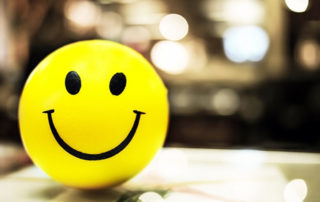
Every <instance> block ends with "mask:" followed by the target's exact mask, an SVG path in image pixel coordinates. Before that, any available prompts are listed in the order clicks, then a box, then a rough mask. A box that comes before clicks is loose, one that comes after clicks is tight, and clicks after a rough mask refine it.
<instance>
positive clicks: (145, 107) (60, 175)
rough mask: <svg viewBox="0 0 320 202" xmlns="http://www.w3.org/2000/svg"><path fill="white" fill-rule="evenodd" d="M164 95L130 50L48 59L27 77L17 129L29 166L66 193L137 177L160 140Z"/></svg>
mask: <svg viewBox="0 0 320 202" xmlns="http://www.w3.org/2000/svg"><path fill="white" fill-rule="evenodd" d="M168 114H169V107H168V99H167V89H166V87H165V86H164V84H163V82H162V80H161V78H160V77H159V76H158V75H157V73H156V72H155V70H154V69H153V67H152V66H151V65H150V64H149V63H148V62H147V61H146V60H145V59H144V58H143V57H142V56H141V55H140V54H138V53H137V52H135V51H134V50H132V49H130V48H128V47H125V46H123V45H120V44H118V43H115V42H110V41H104V40H90V41H82V42H76V43H73V44H70V45H67V46H64V47H62V48H60V49H58V50H56V51H54V52H53V53H51V54H50V55H49V56H47V57H46V58H45V59H44V60H43V61H42V62H40V64H39V65H38V66H37V67H36V68H35V69H34V70H33V72H32V73H31V75H30V76H29V78H28V80H27V82H26V84H25V86H24V89H23V92H22V95H21V99H20V104H19V126H20V132H21V137H22V141H23V144H24V147H25V149H26V150H27V152H28V154H29V156H30V157H31V159H32V160H33V162H34V163H35V164H36V165H37V166H39V167H40V168H41V169H42V170H43V171H45V172H46V173H47V174H48V175H49V176H51V177H52V178H53V179H54V180H56V181H58V182H60V183H62V184H65V185H67V186H71V187H78V188H84V189H94V188H101V187H107V186H113V185H116V184H119V183H121V182H124V181H126V180H128V179H129V178H131V177H133V176H134V175H136V174H137V173H138V172H139V171H141V170H142V169H143V168H144V167H145V166H146V165H147V164H148V163H149V162H150V160H151V159H152V158H153V157H154V155H155V154H156V152H157V151H158V150H159V148H160V147H161V146H162V145H163V142H164V140H165V136H166V131H167V125H168Z"/></svg>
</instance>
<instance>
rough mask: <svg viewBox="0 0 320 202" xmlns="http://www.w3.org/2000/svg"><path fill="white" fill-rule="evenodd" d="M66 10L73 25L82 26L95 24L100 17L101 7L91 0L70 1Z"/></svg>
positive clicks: (86, 26)
mask: <svg viewBox="0 0 320 202" xmlns="http://www.w3.org/2000/svg"><path fill="white" fill-rule="evenodd" d="M64 12H65V15H66V17H67V19H68V20H70V22H72V24H73V25H75V26H78V27H82V28H88V27H92V26H94V25H95V24H96V22H97V19H98V17H99V9H98V7H97V6H96V4H95V3H94V2H91V1H68V2H67V4H66V6H65V9H64Z"/></svg>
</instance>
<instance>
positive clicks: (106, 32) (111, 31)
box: [96, 11, 123, 39]
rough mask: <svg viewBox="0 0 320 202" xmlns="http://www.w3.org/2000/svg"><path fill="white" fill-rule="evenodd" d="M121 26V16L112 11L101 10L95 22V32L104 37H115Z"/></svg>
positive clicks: (118, 33)
mask: <svg viewBox="0 0 320 202" xmlns="http://www.w3.org/2000/svg"><path fill="white" fill-rule="evenodd" d="M122 28H123V21H122V17H121V16H120V15H119V14H118V13H116V12H113V11H107V12H103V13H102V14H101V16H100V18H99V21H98V23H97V27H96V29H97V33H98V34H99V35H100V36H101V37H102V38H106V39H117V38H118V36H119V35H120V33H121V31H122Z"/></svg>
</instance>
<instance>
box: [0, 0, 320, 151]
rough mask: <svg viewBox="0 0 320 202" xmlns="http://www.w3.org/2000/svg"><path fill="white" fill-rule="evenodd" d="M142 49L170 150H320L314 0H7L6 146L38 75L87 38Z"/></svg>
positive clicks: (318, 20)
mask: <svg viewBox="0 0 320 202" xmlns="http://www.w3.org/2000/svg"><path fill="white" fill-rule="evenodd" d="M97 38H98V39H107V40H112V41H117V42H120V43H122V44H125V45H127V46H130V47H132V48H133V49H135V50H137V51H138V52H140V53H141V54H142V55H144V56H145V57H146V58H147V59H148V60H149V61H150V62H151V63H152V64H153V66H154V67H155V69H156V71H157V72H158V73H159V74H160V75H161V77H162V78H163V80H164V82H165V84H166V86H167V87H168V89H169V100H170V104H171V117H170V126H169V131H168V137H167V141H166V145H167V146H185V147H205V148H249V149H263V150H288V151H312V152H319V151H320V138H319V132H320V4H319V2H318V1H317V0H175V1H170V0H96V1H88V0H81V1H78V0H77V1H76V0H66V1H62V0H55V1H54V0H47V1H44V0H1V1H0V142H2V143H3V142H6V143H16V144H18V145H19V144H20V141H21V140H20V137H19V129H18V122H17V106H18V101H19V95H20V93H21V91H22V88H23V84H24V82H25V80H26V78H27V77H28V75H29V73H30V72H31V71H32V69H33V68H35V67H36V65H37V64H38V63H39V62H40V61H41V60H42V59H43V58H44V57H45V56H47V55H48V54H49V53H51V52H52V51H54V50H56V49H58V48H59V47H61V46H63V45H65V44H68V43H71V42H75V41H79V40H86V39H97Z"/></svg>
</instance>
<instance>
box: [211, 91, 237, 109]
mask: <svg viewBox="0 0 320 202" xmlns="http://www.w3.org/2000/svg"><path fill="white" fill-rule="evenodd" d="M211 104H212V106H213V108H214V109H215V111H216V112H217V113H218V114H220V115H232V114H234V113H235V112H236V111H237V110H238V108H239V105H240V98H239V96H238V94H237V93H236V92H235V91H234V90H232V89H228V88H225V89H221V90H219V91H218V92H217V93H215V94H214V95H213V96H212V98H211Z"/></svg>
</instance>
